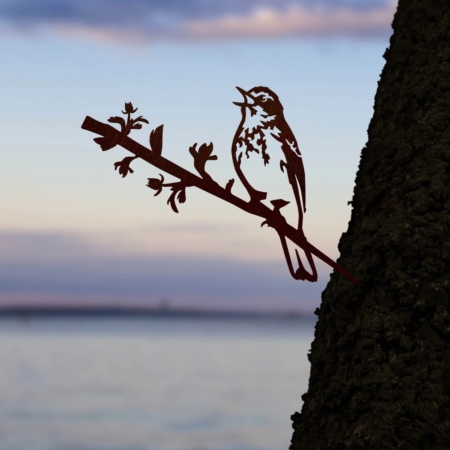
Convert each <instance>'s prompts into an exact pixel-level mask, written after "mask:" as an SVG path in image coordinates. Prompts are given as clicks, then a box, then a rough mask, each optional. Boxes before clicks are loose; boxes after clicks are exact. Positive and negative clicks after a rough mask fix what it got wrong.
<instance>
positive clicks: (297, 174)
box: [272, 129, 306, 214]
mask: <svg viewBox="0 0 450 450" xmlns="http://www.w3.org/2000/svg"><path fill="white" fill-rule="evenodd" d="M284 131H285V133H280V135H276V134H274V133H272V136H273V137H274V138H275V139H276V140H277V141H278V142H280V143H281V149H282V150H283V153H284V156H285V157H286V163H285V164H284V163H283V162H281V165H280V167H281V170H282V171H283V167H286V170H287V175H288V179H289V183H290V184H291V186H292V189H293V191H294V195H295V200H296V202H297V207H298V212H299V214H302V213H304V212H306V181H305V168H304V166H303V159H302V154H301V153H300V150H299V148H298V145H297V141H296V139H295V136H294V135H293V133H292V131H290V129H289V130H284ZM286 131H288V132H287V133H286ZM286 135H287V136H288V138H286ZM299 188H300V192H299ZM300 195H301V200H300Z"/></svg>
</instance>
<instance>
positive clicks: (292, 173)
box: [231, 86, 317, 282]
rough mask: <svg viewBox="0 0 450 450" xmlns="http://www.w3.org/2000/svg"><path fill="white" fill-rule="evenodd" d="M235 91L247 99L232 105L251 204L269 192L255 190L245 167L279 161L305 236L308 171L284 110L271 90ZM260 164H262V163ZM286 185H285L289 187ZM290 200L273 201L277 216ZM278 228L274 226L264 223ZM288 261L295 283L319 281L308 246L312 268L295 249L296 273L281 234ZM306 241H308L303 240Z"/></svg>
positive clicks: (236, 153) (239, 169)
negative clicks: (236, 114) (238, 117)
mask: <svg viewBox="0 0 450 450" xmlns="http://www.w3.org/2000/svg"><path fill="white" fill-rule="evenodd" d="M236 89H237V90H238V91H239V92H240V93H241V94H242V96H243V97H244V101H242V102H233V103H234V104H235V105H237V106H239V107H240V109H241V115H242V118H241V121H240V123H239V126H238V128H237V130H236V133H235V135H234V138H233V142H232V152H231V153H232V160H233V165H234V168H235V171H236V174H237V176H238V177H239V180H240V181H241V183H242V184H243V186H244V187H245V189H246V190H247V192H248V194H249V196H250V202H251V203H255V202H256V203H258V202H262V201H264V200H266V199H267V194H268V193H267V192H265V191H264V190H260V189H256V188H255V187H254V185H252V184H251V183H250V181H249V176H248V174H249V173H250V172H251V170H250V171H249V170H247V171H246V172H247V176H246V175H245V174H244V166H245V167H247V165H249V164H250V163H249V162H246V160H250V159H251V160H252V162H254V163H256V159H257V158H261V159H262V161H263V163H264V167H266V166H267V165H269V164H270V162H271V160H276V158H278V157H279V158H280V159H279V170H281V172H283V173H284V174H285V177H286V178H284V179H285V180H286V181H285V182H287V183H288V184H289V185H290V187H291V189H292V193H293V196H294V198H295V206H296V216H297V225H296V229H297V232H298V233H299V235H300V236H301V237H302V238H304V234H303V215H304V213H305V212H306V182H305V169H304V166H303V159H302V154H301V152H300V149H299V146H298V144H297V140H296V138H295V136H294V133H293V132H292V130H291V128H290V127H289V125H288V123H287V122H286V119H285V117H284V112H283V111H284V108H283V105H282V104H281V102H280V99H279V98H278V96H277V94H275V92H273V91H272V90H271V89H269V88H268V87H264V86H257V87H254V88H252V89H250V90H248V91H245V90H244V89H242V88H240V87H238V86H236ZM269 144H270V145H272V144H274V145H273V146H274V147H277V148H274V151H272V149H271V151H270V153H269V148H268V147H269ZM259 163H260V162H259ZM287 183H286V184H287ZM288 203H290V202H288V201H286V200H284V199H280V198H278V199H275V200H272V201H271V204H272V205H273V210H274V212H275V213H276V214H281V212H280V209H281V208H283V207H285V206H286V205H287V204H288ZM264 224H267V225H269V226H273V227H274V228H276V225H275V224H270V223H267V221H265V222H263V224H262V225H264ZM278 234H279V237H280V240H281V244H282V248H283V251H284V255H285V258H286V262H287V265H288V268H289V271H290V274H291V276H292V277H293V278H294V279H296V280H308V281H311V282H315V281H317V270H316V267H315V264H314V260H313V258H312V255H311V253H310V252H309V251H308V249H307V246H305V248H304V249H303V250H304V252H305V255H306V258H307V260H308V263H309V265H310V268H311V272H308V271H307V270H306V269H305V268H304V266H303V264H302V262H301V259H300V256H299V253H298V250H297V249H295V254H296V257H297V263H298V268H297V269H296V270H294V266H293V264H292V260H291V256H290V252H289V249H288V246H287V242H286V237H285V236H284V234H282V233H278ZM304 241H306V238H304Z"/></svg>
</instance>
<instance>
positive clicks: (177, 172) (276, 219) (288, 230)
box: [81, 116, 362, 286]
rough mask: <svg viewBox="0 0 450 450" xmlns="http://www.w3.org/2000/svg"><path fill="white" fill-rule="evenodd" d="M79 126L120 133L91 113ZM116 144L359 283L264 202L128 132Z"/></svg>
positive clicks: (109, 134)
mask: <svg viewBox="0 0 450 450" xmlns="http://www.w3.org/2000/svg"><path fill="white" fill-rule="evenodd" d="M81 128H82V129H83V130H87V131H90V132H92V133H96V134H99V135H101V136H104V137H110V138H113V139H119V135H120V134H121V133H120V132H119V131H118V130H116V129H115V128H114V127H112V126H110V125H108V124H105V123H102V122H99V121H97V120H95V119H93V118H92V117H89V116H86V118H85V119H84V122H83V124H82V125H81ZM118 145H120V146H121V147H123V148H125V149H126V150H128V151H129V152H131V153H133V154H134V155H136V156H137V157H139V158H141V159H143V160H144V161H146V162H148V163H149V164H151V165H153V166H155V167H157V168H158V169H160V170H162V171H164V172H167V173H168V174H170V175H173V176H174V177H177V178H179V179H180V180H181V181H183V182H184V183H185V184H186V186H195V187H197V188H198V189H201V190H202V191H205V192H208V193H209V194H212V195H214V196H216V197H218V198H221V199H222V200H225V201H226V202H228V203H231V204H233V205H234V206H236V207H238V208H239V209H242V210H243V211H245V212H247V213H249V214H252V215H255V216H259V217H261V218H263V219H265V220H267V221H268V223H272V224H276V228H277V231H278V233H281V234H282V235H284V236H286V237H287V238H288V239H290V240H291V241H292V242H294V243H295V244H296V245H298V246H299V247H301V248H302V249H303V250H305V251H306V252H308V251H309V252H310V253H312V254H313V255H314V256H316V257H317V258H319V259H321V260H322V261H323V262H325V263H326V264H328V265H329V266H331V267H332V268H333V269H335V270H337V271H338V272H339V273H341V274H342V275H343V276H344V277H346V278H348V279H349V280H351V281H353V282H354V283H356V284H358V285H359V286H362V285H361V283H359V282H358V281H357V280H356V279H355V278H354V277H353V276H352V275H351V274H350V273H349V272H347V271H346V270H345V269H344V268H342V267H341V266H339V264H337V263H336V262H334V261H333V260H332V259H331V258H329V257H328V256H326V255H325V254H324V253H322V252H321V251H320V250H319V249H317V248H316V247H314V246H313V245H312V244H310V243H309V242H308V241H307V240H306V237H305V235H304V234H303V232H299V230H297V229H295V228H293V227H292V226H291V225H289V224H288V223H287V222H286V221H284V220H280V214H279V213H278V214H277V213H275V212H274V211H273V210H272V209H270V208H268V207H267V206H266V205H264V204H263V203H261V202H259V201H253V202H252V201H249V202H246V201H244V200H242V199H241V198H239V197H236V196H235V195H233V194H232V193H231V192H229V191H227V190H226V189H224V188H222V187H221V186H219V185H218V184H217V183H216V182H215V181H214V180H212V179H211V178H200V177H198V176H197V175H194V174H193V173H191V172H189V171H188V170H186V169H183V168H182V167H180V166H178V165H177V164H175V163H173V162H172V161H169V160H168V159H166V158H164V157H163V156H161V155H158V154H157V153H155V152H153V151H152V150H150V149H148V148H146V147H144V146H143V145H141V144H139V143H138V142H136V141H134V140H133V139H131V138H129V137H128V136H124V137H122V139H121V140H120V142H118Z"/></svg>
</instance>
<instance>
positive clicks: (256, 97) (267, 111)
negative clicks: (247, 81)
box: [233, 86, 283, 117]
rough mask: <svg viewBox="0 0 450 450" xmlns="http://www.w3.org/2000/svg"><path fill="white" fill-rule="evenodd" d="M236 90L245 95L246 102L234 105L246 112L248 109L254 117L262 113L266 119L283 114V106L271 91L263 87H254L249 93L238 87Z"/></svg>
mask: <svg viewBox="0 0 450 450" xmlns="http://www.w3.org/2000/svg"><path fill="white" fill-rule="evenodd" d="M236 89H237V90H238V91H239V92H240V93H241V94H242V95H243V97H244V101H243V102H233V103H234V104H235V105H237V106H240V107H241V108H243V109H244V111H245V110H246V109H247V108H248V109H249V110H250V112H251V113H252V115H254V114H256V113H257V112H260V113H263V114H264V115H265V116H266V117H268V116H278V115H279V114H282V113H283V105H282V104H281V102H280V100H279V99H278V96H277V94H275V92H273V91H272V90H271V89H269V88H267V87H263V86H258V87H254V88H252V89H250V90H249V91H245V90H244V89H242V88H240V87H238V86H236ZM244 111H243V112H244Z"/></svg>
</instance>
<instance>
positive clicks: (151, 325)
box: [0, 318, 314, 450]
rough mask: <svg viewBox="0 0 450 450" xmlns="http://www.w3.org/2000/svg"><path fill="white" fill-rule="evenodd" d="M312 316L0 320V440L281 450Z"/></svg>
mask: <svg viewBox="0 0 450 450" xmlns="http://www.w3.org/2000/svg"><path fill="white" fill-rule="evenodd" d="M313 333H314V320H313V319H312V318H305V319H301V318H300V319H298V318H297V319H295V318H291V319H287V318H284V319H283V318H278V319H253V320H252V319H217V318H216V319H207V318H142V319H140V318H120V319H102V318H92V319H90V318H83V319H80V318H77V319H71V318H66V319H61V318H36V319H31V320H29V321H21V320H19V319H13V318H8V319H6V318H2V319H0V450H103V449H105V450H106V449H108V450H281V449H287V448H288V447H289V441H290V438H291V435H292V428H291V420H290V415H291V414H293V413H294V411H300V409H301V406H302V400H301V395H302V394H303V393H304V392H305V391H306V388H307V384H308V376H309V362H308V360H307V356H306V355H307V352H308V350H309V348H310V343H311V341H312V339H313Z"/></svg>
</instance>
